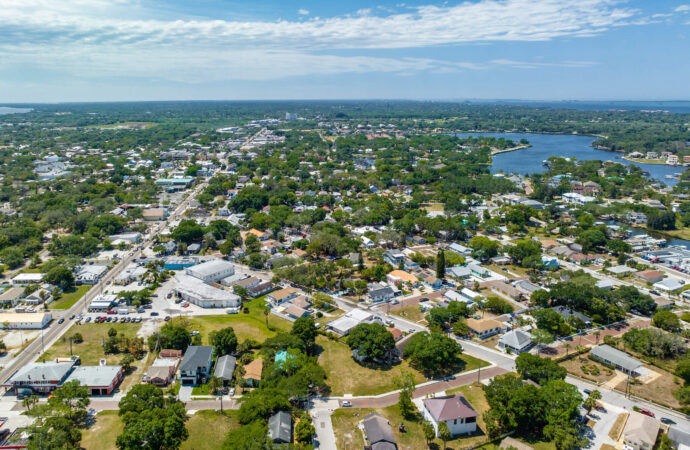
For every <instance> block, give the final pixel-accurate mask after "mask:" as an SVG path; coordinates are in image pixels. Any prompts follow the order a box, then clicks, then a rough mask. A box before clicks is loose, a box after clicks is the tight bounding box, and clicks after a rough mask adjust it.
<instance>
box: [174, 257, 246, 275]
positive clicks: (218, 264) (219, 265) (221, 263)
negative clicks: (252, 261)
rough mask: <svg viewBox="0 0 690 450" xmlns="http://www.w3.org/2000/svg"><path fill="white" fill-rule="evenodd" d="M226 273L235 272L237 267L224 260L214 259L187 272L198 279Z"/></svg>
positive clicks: (190, 268)
mask: <svg viewBox="0 0 690 450" xmlns="http://www.w3.org/2000/svg"><path fill="white" fill-rule="evenodd" d="M226 271H232V272H234V271H235V266H233V265H232V263H229V262H228V261H225V260H224V259H212V260H210V261H206V262H203V263H201V264H197V265H196V266H192V267H188V268H187V270H186V272H187V273H188V274H189V275H192V276H195V277H197V278H203V277H208V276H211V275H216V274H218V273H222V272H226Z"/></svg>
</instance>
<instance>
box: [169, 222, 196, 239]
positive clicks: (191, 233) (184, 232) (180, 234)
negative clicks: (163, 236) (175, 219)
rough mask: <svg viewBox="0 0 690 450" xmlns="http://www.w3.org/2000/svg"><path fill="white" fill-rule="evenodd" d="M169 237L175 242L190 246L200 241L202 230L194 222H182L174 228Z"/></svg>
mask: <svg viewBox="0 0 690 450" xmlns="http://www.w3.org/2000/svg"><path fill="white" fill-rule="evenodd" d="M171 236H172V238H173V239H174V240H176V241H177V242H183V243H185V244H191V243H193V242H195V241H200V240H201V238H202V237H203V236H204V229H203V228H202V227H201V225H199V224H198V223H196V221H195V220H183V221H181V222H180V223H179V225H177V226H176V227H175V229H174V230H173V231H172V234H171Z"/></svg>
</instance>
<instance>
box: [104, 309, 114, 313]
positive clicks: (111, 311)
mask: <svg viewBox="0 0 690 450" xmlns="http://www.w3.org/2000/svg"><path fill="white" fill-rule="evenodd" d="M105 313H106V314H117V311H115V310H114V309H109V310H108V311H106V312H105Z"/></svg>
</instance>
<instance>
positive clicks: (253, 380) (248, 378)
mask: <svg viewBox="0 0 690 450" xmlns="http://www.w3.org/2000/svg"><path fill="white" fill-rule="evenodd" d="M263 369H264V360H263V359H261V358H256V359H255V360H253V361H252V362H250V363H249V364H247V365H245V366H244V375H243V376H242V378H243V379H244V383H245V385H247V386H249V387H257V386H259V383H260V382H261V372H263Z"/></svg>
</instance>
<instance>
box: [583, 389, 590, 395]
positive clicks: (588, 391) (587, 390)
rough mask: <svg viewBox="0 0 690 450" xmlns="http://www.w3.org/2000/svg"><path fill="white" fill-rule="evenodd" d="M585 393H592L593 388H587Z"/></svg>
mask: <svg viewBox="0 0 690 450" xmlns="http://www.w3.org/2000/svg"><path fill="white" fill-rule="evenodd" d="M584 393H585V394H587V395H589V394H591V393H592V390H591V389H585V390H584Z"/></svg>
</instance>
